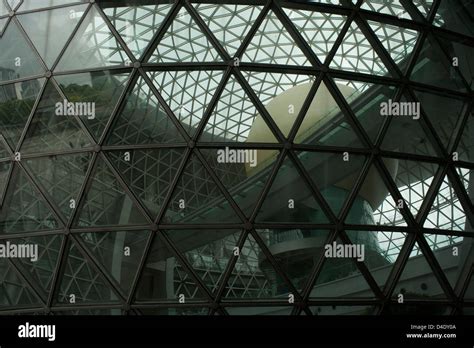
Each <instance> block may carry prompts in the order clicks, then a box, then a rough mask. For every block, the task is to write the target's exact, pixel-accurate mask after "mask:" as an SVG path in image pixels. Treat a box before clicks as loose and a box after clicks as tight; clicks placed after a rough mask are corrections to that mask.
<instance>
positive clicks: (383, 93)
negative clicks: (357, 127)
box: [335, 79, 396, 144]
mask: <svg viewBox="0 0 474 348" xmlns="http://www.w3.org/2000/svg"><path fill="white" fill-rule="evenodd" d="M335 82H336V85H337V87H338V88H339V90H340V92H341V94H342V95H343V97H344V99H345V100H346V102H347V104H348V105H349V107H350V108H351V109H352V111H353V112H354V114H355V116H356V117H357V120H358V121H359V123H360V124H361V125H362V127H363V128H364V130H365V132H366V134H367V135H368V136H369V138H370V139H371V140H372V143H374V144H375V142H376V140H377V136H378V135H379V132H380V128H381V126H382V124H383V121H384V120H385V118H384V117H382V116H381V115H380V110H381V105H382V103H387V102H388V101H389V100H391V99H392V98H393V97H394V96H395V92H396V88H395V87H393V86H387V85H379V84H375V83H368V82H359V81H350V80H340V79H335Z"/></svg>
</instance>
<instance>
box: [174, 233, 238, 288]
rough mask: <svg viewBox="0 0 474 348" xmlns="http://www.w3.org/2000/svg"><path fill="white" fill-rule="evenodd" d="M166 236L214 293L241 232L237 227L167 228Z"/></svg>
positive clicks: (232, 256)
mask: <svg viewBox="0 0 474 348" xmlns="http://www.w3.org/2000/svg"><path fill="white" fill-rule="evenodd" d="M166 235H167V236H168V238H170V239H171V241H172V242H173V244H174V245H175V246H176V247H177V248H178V250H179V251H180V252H181V253H182V254H183V256H184V257H185V258H186V260H187V261H188V263H189V264H190V265H191V267H192V268H193V269H194V272H195V273H196V274H197V275H198V276H199V277H200V279H201V281H202V282H203V283H204V284H205V285H206V287H207V288H208V289H209V290H210V291H211V292H212V293H214V294H215V293H216V291H217V289H218V288H219V286H220V284H221V283H222V281H223V277H224V272H225V271H226V269H227V265H228V263H229V261H230V260H231V259H232V258H234V256H235V254H234V253H235V249H234V248H235V247H236V245H237V243H236V242H237V241H238V239H239V237H240V235H241V232H240V231H236V230H224V229H218V230H199V231H197V230H170V231H167V232H166Z"/></svg>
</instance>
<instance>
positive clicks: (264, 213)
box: [256, 157, 329, 224]
mask: <svg viewBox="0 0 474 348" xmlns="http://www.w3.org/2000/svg"><path fill="white" fill-rule="evenodd" d="M256 221H257V222H285V223H315V224H326V223H328V221H329V220H328V218H327V216H326V214H325V213H324V211H323V210H322V208H321V206H320V205H319V203H318V201H317V200H316V199H315V198H314V196H313V194H312V192H311V189H310V187H309V186H308V184H307V183H306V181H305V180H304V178H302V177H301V175H300V173H299V172H298V169H297V168H296V167H295V165H294V164H293V162H292V161H291V159H290V158H289V157H287V158H286V159H285V160H284V161H283V164H282V166H281V167H280V168H279V170H278V174H277V175H276V177H275V180H274V181H273V183H272V185H271V187H270V190H269V191H268V194H267V196H266V197H265V200H264V201H263V204H262V206H261V208H260V211H259V213H258V215H257V217H256Z"/></svg>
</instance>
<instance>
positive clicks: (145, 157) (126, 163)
mask: <svg viewBox="0 0 474 348" xmlns="http://www.w3.org/2000/svg"><path fill="white" fill-rule="evenodd" d="M107 156H108V157H109V158H110V159H111V161H112V162H113V164H114V165H115V166H116V168H117V170H118V172H119V173H120V174H121V175H122V177H123V178H124V180H125V182H126V183H127V185H128V187H129V188H130V190H132V191H133V192H134V193H135V194H136V196H137V197H138V198H139V199H140V200H141V202H142V204H143V205H144V206H146V207H147V208H148V210H149V211H150V212H151V213H152V215H153V216H157V215H158V213H159V212H160V210H161V209H162V206H163V204H164V203H165V202H164V200H165V198H166V196H167V194H168V192H169V191H170V189H171V184H172V183H173V180H174V178H175V176H176V175H177V172H178V169H179V167H180V165H181V163H182V162H183V158H184V150H183V149H156V150H133V151H130V150H126V151H113V152H108V153H107Z"/></svg>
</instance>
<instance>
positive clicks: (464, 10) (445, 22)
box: [434, 1, 474, 37]
mask: <svg viewBox="0 0 474 348" xmlns="http://www.w3.org/2000/svg"><path fill="white" fill-rule="evenodd" d="M473 16H474V4H473V3H472V2H470V1H468V2H466V1H456V2H449V1H448V2H446V1H441V2H440V3H439V6H438V11H437V12H436V17H437V18H436V19H437V20H435V21H434V24H435V25H436V26H438V27H442V28H443V29H447V30H451V31H455V32H457V33H461V34H463V35H467V36H469V37H474V28H473V27H472V25H471V24H472V23H471V22H472V18H473Z"/></svg>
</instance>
